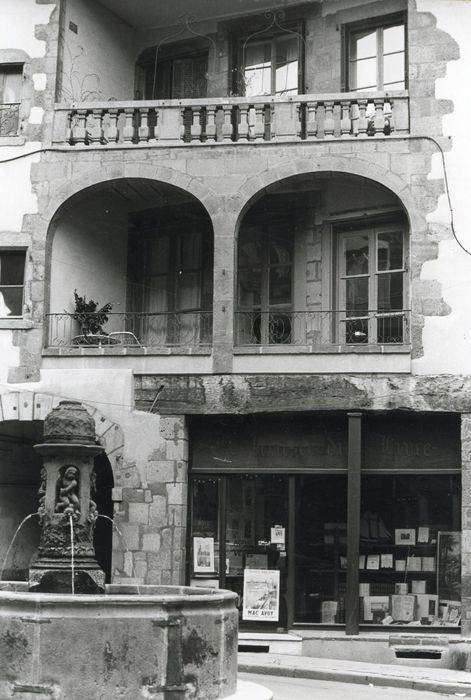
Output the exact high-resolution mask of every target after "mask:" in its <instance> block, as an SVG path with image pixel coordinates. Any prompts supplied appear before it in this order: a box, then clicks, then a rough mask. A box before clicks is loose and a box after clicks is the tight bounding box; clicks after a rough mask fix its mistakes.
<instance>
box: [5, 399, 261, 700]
mask: <svg viewBox="0 0 471 700" xmlns="http://www.w3.org/2000/svg"><path fill="white" fill-rule="evenodd" d="M35 449H36V450H37V451H38V452H39V453H40V454H41V455H42V456H43V460H44V467H43V469H42V472H41V477H42V483H41V487H40V489H39V497H40V498H39V509H38V513H37V515H38V516H39V521H40V525H41V538H40V544H39V549H38V556H37V558H36V560H35V561H34V563H33V565H32V567H31V569H30V575H29V583H28V584H23V585H19V584H17V583H15V582H11V584H5V583H4V584H2V586H0V698H2V699H3V698H10V697H15V698H16V699H17V700H27V699H29V698H30V697H31V695H32V694H35V697H38V700H39V698H40V697H44V698H47V697H54V698H56V699H57V700H98V698H99V699H100V700H115V699H116V698H118V697H119V698H120V700H138V699H140V698H142V699H144V698H147V700H190V699H191V700H216V699H219V698H227V699H229V698H231V700H245V699H247V700H248V698H250V699H251V700H268V699H269V698H270V697H271V695H270V694H269V693H267V691H265V689H262V688H260V687H259V686H254V685H253V684H250V689H249V688H248V686H245V685H244V684H243V683H240V684H239V686H237V627H238V611H237V608H236V603H237V595H236V594H235V593H232V592H229V591H220V590H214V589H206V588H190V587H185V586H148V585H140V586H139V587H137V586H135V587H133V592H134V594H133V595H131V594H130V589H129V587H128V586H121V585H119V584H118V585H116V584H111V585H107V586H105V577H104V573H103V571H102V570H101V569H100V567H99V566H98V564H97V562H96V559H95V556H94V548H93V531H94V525H95V521H96V518H97V517H98V513H97V510H96V504H95V503H94V501H93V500H92V498H91V496H92V492H93V476H92V473H93V459H94V456H95V455H97V454H99V453H100V452H102V450H103V448H102V447H101V446H100V445H98V444H97V442H96V437H95V426H94V421H93V418H92V417H91V416H90V415H89V414H88V413H87V411H86V410H85V409H84V408H83V406H81V404H79V403H77V402H61V403H60V404H59V406H58V407H57V408H55V409H53V410H52V411H51V413H50V414H49V415H48V416H47V417H46V419H45V423H44V443H42V444H41V445H36V446H35ZM28 517H33V516H32V515H31V516H28ZM103 517H106V516H103ZM20 527H21V526H20ZM118 531H119V529H118ZM15 536H16V533H15ZM71 579H72V586H71ZM25 587H29V591H27V590H25ZM71 588H72V592H73V593H74V595H71V594H70V590H71ZM103 594H104V595H103ZM97 622H99V624H97ZM45 623H47V624H45Z"/></svg>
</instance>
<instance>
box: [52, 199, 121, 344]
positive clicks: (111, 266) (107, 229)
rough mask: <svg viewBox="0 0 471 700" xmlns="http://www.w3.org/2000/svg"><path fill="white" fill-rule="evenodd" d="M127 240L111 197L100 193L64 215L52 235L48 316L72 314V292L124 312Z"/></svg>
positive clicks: (118, 207) (118, 208) (116, 207)
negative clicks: (75, 290) (66, 312)
mask: <svg viewBox="0 0 471 700" xmlns="http://www.w3.org/2000/svg"><path fill="white" fill-rule="evenodd" d="M127 237H128V230H127V208H126V206H125V205H119V204H118V203H117V201H116V199H110V198H109V197H107V196H106V195H103V196H102V197H99V198H97V200H95V201H94V200H93V199H90V200H88V201H87V202H86V203H85V204H84V205H83V206H80V205H78V206H77V207H74V208H73V209H72V210H71V211H70V212H67V211H66V212H65V213H64V215H63V216H61V218H60V219H59V223H58V225H57V229H56V230H55V232H54V234H53V241H52V255H51V300H50V313H59V314H60V313H63V312H64V310H66V311H73V310H74V302H73V294H74V289H77V293H78V294H79V295H80V296H83V295H84V294H85V295H86V297H87V299H94V300H95V301H97V302H98V304H99V306H100V307H101V306H103V305H104V304H106V303H108V302H110V303H112V305H113V311H114V312H115V313H119V312H124V311H125V299H126V269H127V242H128V239H127ZM108 326H109V324H108ZM107 328H108V327H107ZM109 328H111V326H109ZM109 328H108V329H109ZM77 332H78V331H77Z"/></svg>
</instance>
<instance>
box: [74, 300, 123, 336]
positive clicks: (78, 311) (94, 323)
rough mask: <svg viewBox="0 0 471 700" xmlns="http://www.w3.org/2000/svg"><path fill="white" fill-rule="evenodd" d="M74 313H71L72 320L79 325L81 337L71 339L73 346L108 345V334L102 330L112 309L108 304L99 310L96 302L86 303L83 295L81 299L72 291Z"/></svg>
mask: <svg viewBox="0 0 471 700" xmlns="http://www.w3.org/2000/svg"><path fill="white" fill-rule="evenodd" d="M74 302H75V311H74V313H72V318H73V319H74V320H75V321H77V322H78V323H79V324H80V333H81V335H79V336H76V337H75V338H74V339H73V343H74V344H75V345H80V344H86V345H98V344H102V343H103V342H105V343H108V342H109V338H108V333H106V331H104V330H103V326H104V325H105V323H106V322H107V321H108V314H109V312H110V311H111V309H112V308H113V305H112V304H110V303H107V304H104V305H103V306H102V307H101V308H100V309H99V308H98V302H96V301H93V299H90V300H89V301H87V298H86V297H85V295H84V296H83V297H81V296H79V295H78V294H77V290H76V289H75V290H74Z"/></svg>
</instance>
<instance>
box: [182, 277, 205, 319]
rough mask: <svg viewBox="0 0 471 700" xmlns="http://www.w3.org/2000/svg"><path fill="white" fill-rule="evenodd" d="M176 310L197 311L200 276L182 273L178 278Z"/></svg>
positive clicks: (198, 306)
mask: <svg viewBox="0 0 471 700" xmlns="http://www.w3.org/2000/svg"><path fill="white" fill-rule="evenodd" d="M177 304H178V306H177V310H179V311H185V310H190V309H199V308H200V306H201V274H200V273H199V272H182V274H181V275H179V277H178V300H177Z"/></svg>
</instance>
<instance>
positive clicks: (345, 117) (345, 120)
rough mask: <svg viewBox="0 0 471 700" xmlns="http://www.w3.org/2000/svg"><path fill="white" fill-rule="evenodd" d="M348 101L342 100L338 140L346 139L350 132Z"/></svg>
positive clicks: (350, 122)
mask: <svg viewBox="0 0 471 700" xmlns="http://www.w3.org/2000/svg"><path fill="white" fill-rule="evenodd" d="M350 104H351V103H350V100H342V101H341V103H340V107H341V110H342V117H341V119H340V138H342V139H344V138H348V137H349V136H350V134H351V131H352V120H351V118H350Z"/></svg>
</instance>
